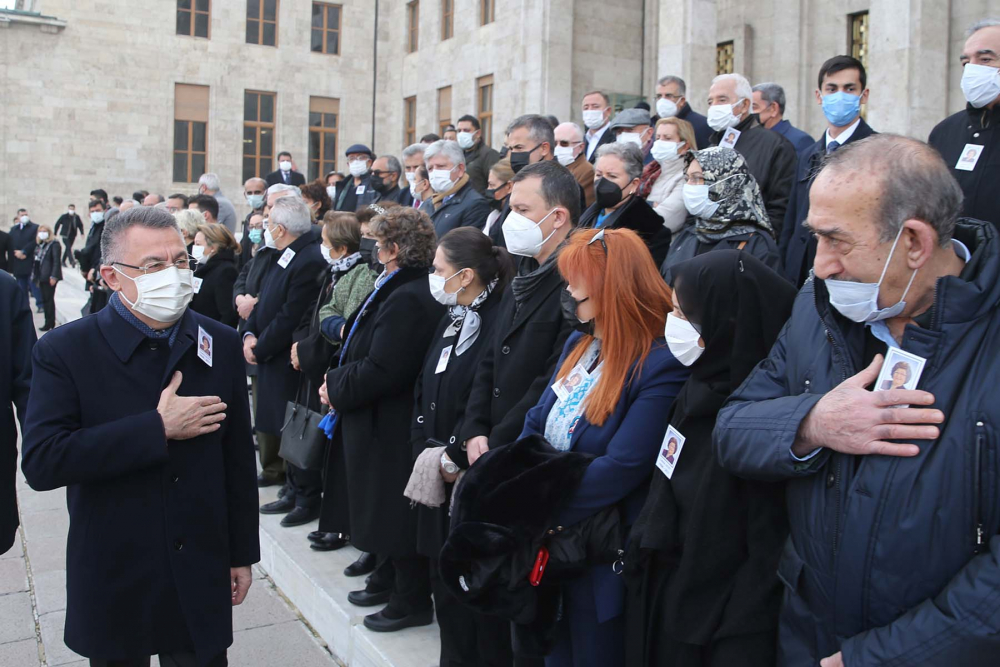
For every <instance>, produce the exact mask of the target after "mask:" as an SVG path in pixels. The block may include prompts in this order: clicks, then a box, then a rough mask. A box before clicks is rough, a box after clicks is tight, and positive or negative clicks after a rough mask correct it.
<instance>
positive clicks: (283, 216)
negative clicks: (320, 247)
mask: <svg viewBox="0 0 1000 667" xmlns="http://www.w3.org/2000/svg"><path fill="white" fill-rule="evenodd" d="M268 220H269V221H270V223H271V225H272V226H274V225H281V226H282V227H284V228H285V229H286V230H287V231H288V233H289V234H291V235H292V236H294V237H296V238H298V237H299V236H302V235H303V234H307V233H308V232H309V230H310V229H312V217H311V216H310V215H309V207H308V206H306V203H305V202H304V201H302V199H301V198H299V197H282V198H281V199H279V200H278V201H276V202H274V206H272V207H271V213H270V215H269V216H268Z"/></svg>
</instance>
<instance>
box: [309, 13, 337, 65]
mask: <svg viewBox="0 0 1000 667" xmlns="http://www.w3.org/2000/svg"><path fill="white" fill-rule="evenodd" d="M312 50H313V51H314V52H315V53H329V54H330V55H334V56H339V55H340V5H331V4H328V3H326V2H314V3H313V12H312Z"/></svg>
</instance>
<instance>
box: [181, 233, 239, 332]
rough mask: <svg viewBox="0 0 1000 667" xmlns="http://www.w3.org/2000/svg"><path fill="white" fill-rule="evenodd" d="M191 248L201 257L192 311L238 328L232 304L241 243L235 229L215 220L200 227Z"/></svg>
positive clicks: (237, 318)
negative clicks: (231, 230) (234, 233)
mask: <svg viewBox="0 0 1000 667" xmlns="http://www.w3.org/2000/svg"><path fill="white" fill-rule="evenodd" d="M191 250H192V253H191V255H192V256H193V257H194V258H195V259H196V260H198V268H197V269H196V270H195V272H194V298H192V299H191V310H193V311H194V312H196V313H201V314H202V315H204V316H205V317H211V318H212V319H213V320H215V321H216V322H222V323H223V324H228V325H229V326H231V327H233V328H235V327H236V325H237V324H238V323H239V315H238V314H237V312H236V306H235V305H234V303H233V286H234V285H235V284H236V278H237V276H239V270H238V269H237V268H236V255H237V254H239V252H240V244H239V243H237V241H236V238H235V237H234V236H233V234H232V232H230V231H229V230H228V229H226V228H225V227H224V226H222V225H220V224H218V223H215V222H213V223H209V224H205V225H202V226H201V227H199V228H198V233H197V234H195V236H194V245H193V246H192V248H191Z"/></svg>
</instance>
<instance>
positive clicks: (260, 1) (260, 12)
mask: <svg viewBox="0 0 1000 667" xmlns="http://www.w3.org/2000/svg"><path fill="white" fill-rule="evenodd" d="M253 1H254V2H256V3H257V18H255V19H254V18H250V13H249V11H248V12H247V15H246V26H247V27H249V26H250V22H251V21H255V22H256V23H257V41H256V42H249V41H248V42H246V43H247V44H253V45H254V46H269V47H271V48H275V49H276V48H278V18H279V17H280V16H281V0H274V21H269V20H266V19H265V18H264V3H265V2H267V0H253ZM265 23H273V24H274V44H264V24H265Z"/></svg>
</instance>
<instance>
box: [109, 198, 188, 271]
mask: <svg viewBox="0 0 1000 667" xmlns="http://www.w3.org/2000/svg"><path fill="white" fill-rule="evenodd" d="M132 227H145V228H146V229H173V230H175V231H176V232H177V235H178V236H181V230H180V229H179V228H178V227H177V221H176V220H175V219H174V216H172V215H170V213H168V212H167V211H164V210H162V209H158V208H153V207H152V206H133V207H132V208H130V209H129V210H127V211H125V212H124V213H121V214H119V215H116V216H114V217H113V218H112V219H110V220H107V221H106V222H105V223H104V234H103V235H102V236H101V264H103V265H105V266H110V265H111V264H117V263H119V262H121V261H122V259H123V257H124V256H125V248H124V243H123V240H124V238H125V233H126V232H127V231H128V230H129V229H130V228H132ZM181 241H182V242H183V237H182V236H181Z"/></svg>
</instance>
